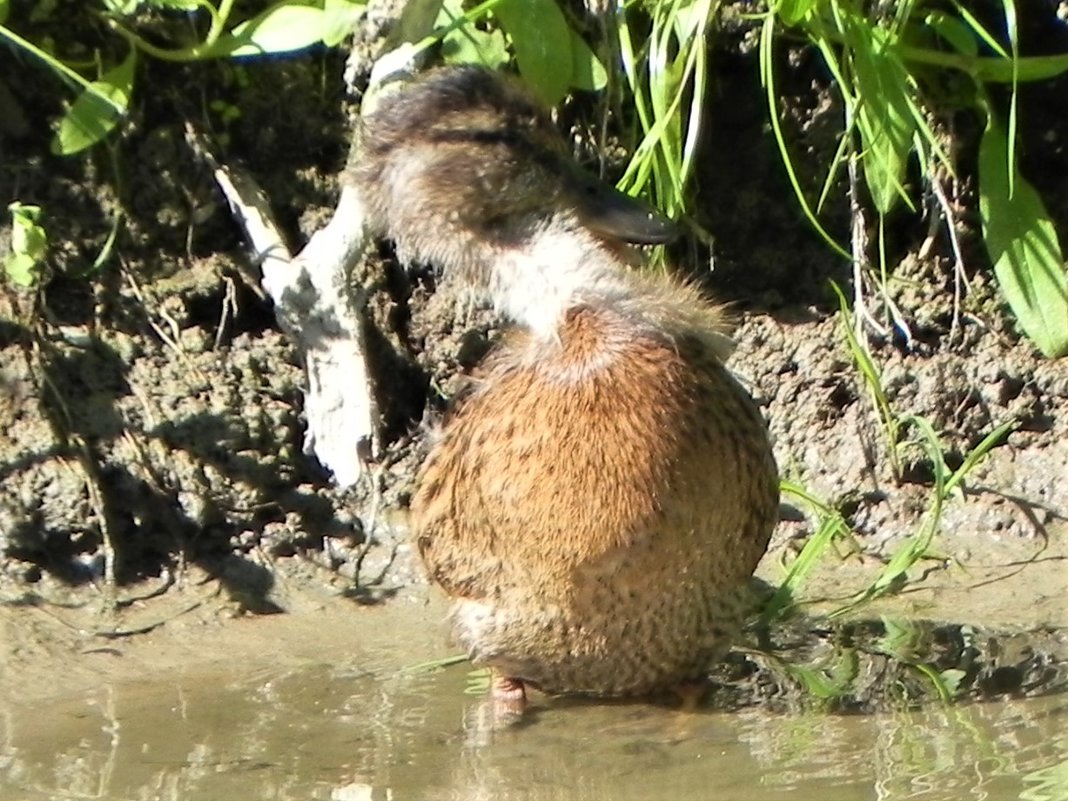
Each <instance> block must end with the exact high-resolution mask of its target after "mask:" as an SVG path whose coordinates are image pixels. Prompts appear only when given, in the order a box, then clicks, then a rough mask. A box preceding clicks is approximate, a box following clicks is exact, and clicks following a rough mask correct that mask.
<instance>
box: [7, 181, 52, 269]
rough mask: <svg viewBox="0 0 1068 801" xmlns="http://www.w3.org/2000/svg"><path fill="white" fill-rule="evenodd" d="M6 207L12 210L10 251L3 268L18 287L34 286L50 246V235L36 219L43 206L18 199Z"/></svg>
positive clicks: (38, 217)
mask: <svg viewBox="0 0 1068 801" xmlns="http://www.w3.org/2000/svg"><path fill="white" fill-rule="evenodd" d="M7 210H8V211H10V212H11V253H10V255H8V256H7V257H6V258H5V259H4V270H5V271H6V272H7V274H8V276H9V277H10V278H11V280H12V281H14V282H15V283H16V284H18V285H19V286H24V287H31V286H33V285H34V283H35V282H36V281H37V276H38V272H39V265H40V263H41V260H42V259H43V258H44V254H45V250H46V249H47V247H48V235H47V234H46V233H45V229H44V228H42V227H41V226H40V225H38V222H37V221H38V220H39V219H40V217H41V207H40V206H30V205H24V204H22V203H19V202H18V201H15V202H14V203H11V204H10V205H9V206H8V207H7Z"/></svg>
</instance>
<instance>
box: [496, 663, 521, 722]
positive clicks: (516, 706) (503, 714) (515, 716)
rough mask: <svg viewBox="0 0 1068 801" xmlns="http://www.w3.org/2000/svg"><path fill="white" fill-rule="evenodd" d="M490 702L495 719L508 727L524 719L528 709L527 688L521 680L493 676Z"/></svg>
mask: <svg viewBox="0 0 1068 801" xmlns="http://www.w3.org/2000/svg"><path fill="white" fill-rule="evenodd" d="M490 701H491V702H492V704H493V714H494V717H495V718H496V719H497V720H498V721H501V722H502V723H504V725H508V724H510V723H514V722H515V721H517V720H519V719H520V718H521V717H523V713H524V712H525V711H526V708H527V688H526V687H525V686H524V684H523V682H522V680H521V679H513V678H511V677H509V676H501V675H498V674H497V673H494V674H493V677H492V679H491V683H490Z"/></svg>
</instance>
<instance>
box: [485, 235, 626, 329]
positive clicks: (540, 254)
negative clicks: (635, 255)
mask: <svg viewBox="0 0 1068 801" xmlns="http://www.w3.org/2000/svg"><path fill="white" fill-rule="evenodd" d="M625 269H626V267H625V265H624V264H623V263H622V261H621V260H620V259H619V257H618V256H616V255H615V254H613V253H612V252H611V251H610V250H609V249H608V248H606V247H605V245H604V244H602V243H601V242H600V241H598V240H597V239H595V238H594V237H592V236H591V235H589V234H586V233H585V232H581V231H552V230H549V231H543V232H540V233H539V234H537V235H535V236H534V237H532V238H531V240H529V241H528V242H527V243H526V244H525V245H524V247H522V248H518V249H509V250H506V251H504V252H503V253H502V254H501V255H500V256H499V257H498V258H497V259H496V260H495V262H494V265H493V268H492V269H491V272H490V280H489V294H490V297H491V299H492V301H493V304H494V306H496V308H497V309H498V310H499V311H500V312H502V313H504V314H505V315H507V316H508V317H510V318H511V319H513V320H515V321H516V322H517V323H519V324H520V325H522V326H524V327H525V328H527V329H529V330H530V332H531V333H532V334H533V335H534V336H535V337H537V338H539V339H550V338H555V337H556V333H557V329H558V326H559V324H560V322H561V321H562V320H563V319H564V315H565V314H566V312H567V311H568V309H571V308H574V307H575V306H577V305H580V304H582V303H589V302H591V301H592V302H596V301H597V300H600V301H602V302H603V301H609V300H610V299H612V298H617V297H619V296H621V295H623V294H625V293H626V291H627V289H626V278H625V275H626V274H625V272H624V271H625Z"/></svg>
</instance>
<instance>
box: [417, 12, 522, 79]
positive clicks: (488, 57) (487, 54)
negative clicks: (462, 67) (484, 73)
mask: <svg viewBox="0 0 1068 801" xmlns="http://www.w3.org/2000/svg"><path fill="white" fill-rule="evenodd" d="M463 15H464V10H463V0H445V3H444V4H443V5H442V7H441V13H440V14H438V19H437V21H436V23H435V27H437V28H445V27H448V26H449V25H451V24H452V23H453V22H454V21H455V20H457V19H460V18H461V17H463ZM441 55H442V58H443V59H444V60H445V61H446V62H447V63H449V64H482V65H483V66H486V67H489V68H491V69H497V68H498V67H500V66H501V65H502V64H506V63H507V62H508V59H509V55H508V44H507V43H506V42H505V40H504V34H503V33H502V32H501V31H500V30H499V29H496V28H494V29H493V30H489V31H483V30H479V29H478V28H476V27H475V25H474V24H473V23H471V22H465V23H464V24H462V25H461V26H460V27H458V28H456V29H455V30H452V31H449V32H448V33H447V34H445V36H444V37H443V38H442V40H441Z"/></svg>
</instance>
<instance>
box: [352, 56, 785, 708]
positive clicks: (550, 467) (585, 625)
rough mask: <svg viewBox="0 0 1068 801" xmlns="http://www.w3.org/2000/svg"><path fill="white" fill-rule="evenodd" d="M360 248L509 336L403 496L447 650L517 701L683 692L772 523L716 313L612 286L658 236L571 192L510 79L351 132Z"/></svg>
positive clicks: (752, 430)
mask: <svg viewBox="0 0 1068 801" xmlns="http://www.w3.org/2000/svg"><path fill="white" fill-rule="evenodd" d="M353 179H354V180H356V181H357V182H358V184H359V185H360V187H361V191H362V193H363V195H364V197H365V203H366V205H367V219H368V222H369V225H370V227H371V228H373V229H374V230H376V231H377V232H379V233H381V234H384V235H386V236H388V237H389V238H391V239H393V240H394V242H395V243H396V247H397V251H398V254H399V256H400V258H402V259H403V260H406V261H419V262H424V261H425V262H433V263H435V264H437V265H439V266H440V267H441V269H442V271H443V273H444V274H445V276H446V278H450V277H451V278H453V279H455V280H459V281H460V282H461V283H462V284H464V285H465V286H467V287H470V288H472V289H474V290H476V291H478V292H481V293H482V294H484V295H485V296H487V297H488V298H489V299H490V300H491V301H492V302H493V303H494V305H495V306H496V307H497V308H498V309H499V310H500V311H501V312H503V313H504V314H505V315H506V316H507V317H509V318H511V319H512V320H513V321H514V322H515V323H516V327H515V329H514V330H512V331H511V332H510V333H508V335H507V336H506V337H505V338H504V339H503V340H502V341H501V342H499V343H498V344H497V345H496V347H495V349H494V350H493V351H492V352H491V354H490V355H489V356H488V357H487V358H486V361H485V362H484V363H483V365H481V367H480V370H479V373H478V375H477V377H476V378H475V379H474V381H473V384H472V386H471V387H470V389H469V390H468V391H467V392H466V394H465V396H464V397H463V398H462V399H461V400H460V401H459V402H458V403H457V404H456V406H455V408H454V409H453V410H452V411H451V413H450V416H449V417H448V418H447V420H446V422H445V425H444V429H443V431H442V432H441V434H440V438H439V439H438V441H437V442H436V444H435V445H434V446H433V448H432V450H431V452H430V454H429V456H428V458H427V459H426V462H425V464H424V466H423V467H422V469H421V472H420V474H419V476H418V479H417V491H416V493H415V495H414V497H413V500H412V504H411V523H412V528H413V531H414V535H415V538H416V542H417V543H418V548H419V551H420V553H421V555H422V558H423V561H424V563H425V565H426V568H427V571H428V573H429V576H430V577H431V579H432V580H433V581H434V582H435V583H437V584H438V585H440V586H441V587H442V588H443V589H444V591H445V592H446V593H447V594H448V595H449V596H450V597H451V598H452V600H453V607H452V611H451V613H450V617H451V621H452V627H453V635H454V639H455V640H456V642H457V643H458V644H459V645H461V646H462V647H463V648H465V649H466V650H467V652H468V654H469V656H470V658H471V659H472V661H473V662H474V663H476V664H480V665H487V666H489V667H490V668H491V669H492V673H493V675H494V683H493V695H494V698H496V699H497V700H499V701H500V702H501V703H502V704H503V705H504V706H505V707H507V708H510V709H519V710H521V709H522V706H523V704H524V703H525V697H526V693H525V687H526V686H528V685H530V686H534V687H537V688H540V689H542V690H544V691H546V692H548V693H552V694H577V695H587V696H600V697H613V696H644V695H650V694H655V693H658V692H660V691H663V690H669V689H671V688H673V687H677V686H681V685H685V684H687V683H690V682H694V681H700V680H701V678H702V677H703V675H704V673H705V671H706V669H707V668H708V666H709V665H710V664H711V663H712V662H713V661H714V660H715V659H716V658H717V657H719V656H721V655H722V653H723V652H724V651H725V650H726V648H727V647H728V646H729V644H730V641H731V639H732V637H733V636H734V635H735V634H736V632H737V630H738V628H739V627H740V625H741V623H742V622H743V619H744V617H745V615H746V613H747V611H748V606H749V602H748V594H747V585H748V582H749V579H750V578H751V576H752V573H753V571H754V569H755V567H756V565H757V562H758V561H759V559H760V558H761V556H762V555H763V553H764V551H765V549H766V547H767V543H768V539H769V537H770V534H771V530H772V528H773V526H774V525H775V522H776V517H777V509H778V477H777V470H776V465H775V461H774V458H773V456H772V452H771V447H770V444H769V440H768V434H767V430H766V427H765V424H764V421H763V419H762V417H761V414H760V412H759V410H758V408H757V406H756V404H755V403H754V402H753V400H752V399H751V398H750V396H749V395H748V394H747V392H746V391H745V390H744V389H743V387H742V386H741V385H740V384H739V383H738V381H737V380H736V379H735V378H734V377H733V376H732V375H731V373H730V372H729V371H728V369H727V368H726V367H725V366H724V361H725V360H726V358H727V356H728V355H729V352H730V341H729V339H728V338H727V336H726V334H725V323H724V320H723V316H722V314H721V312H720V311H719V310H718V309H717V308H716V307H715V306H713V305H712V304H710V303H709V302H708V301H706V300H705V299H704V298H703V297H702V296H701V295H700V293H699V292H698V291H696V290H695V289H694V288H692V287H690V286H688V285H686V284H683V283H680V282H678V281H676V280H674V279H671V278H669V277H667V276H665V275H661V274H655V275H654V274H651V273H650V272H643V271H637V270H633V269H631V268H630V267H629V266H628V262H629V261H630V259H629V257H628V255H627V252H626V249H625V247H626V243H648V242H658V241H665V240H667V239H669V238H671V236H672V235H673V230H672V226H671V224H670V223H669V222H667V221H666V220H664V219H663V218H661V217H659V216H658V215H656V214H655V213H653V212H651V211H650V210H649V209H647V208H645V207H644V206H641V205H639V204H637V203H636V202H635V201H632V200H630V199H629V198H626V197H625V196H623V195H622V194H620V193H618V192H616V191H615V190H614V189H613V188H610V187H606V186H603V185H601V184H600V183H599V182H597V181H595V180H593V179H591V178H589V177H586V176H584V175H583V174H582V173H581V172H580V171H579V170H578V169H577V168H576V166H575V165H574V164H573V163H572V162H571V161H570V159H569V158H568V157H567V154H566V147H565V144H564V142H563V140H562V138H561V137H560V136H559V134H558V133H557V132H556V130H555V129H554V127H553V125H552V123H551V120H550V118H549V117H548V115H547V114H546V113H545V111H544V110H542V109H541V108H540V107H539V106H538V105H537V103H536V102H534V101H532V100H531V99H530V98H529V97H528V95H527V94H526V93H525V92H524V91H523V90H522V89H521V88H519V87H518V86H517V85H516V84H515V83H513V82H512V81H510V80H508V79H506V78H503V77H501V76H499V75H497V74H495V73H492V72H489V71H486V70H483V69H480V68H446V69H442V70H439V71H437V72H432V73H430V74H429V75H428V76H426V77H424V78H422V79H421V80H419V81H418V82H417V83H415V84H414V85H412V86H410V87H409V88H407V89H404V90H401V91H399V92H398V93H397V94H396V95H395V96H394V97H393V98H392V99H390V100H387V101H386V102H384V104H383V105H381V106H380V107H379V109H378V110H377V111H376V112H375V113H374V114H373V115H372V116H371V117H370V118H369V119H368V120H367V121H366V127H365V130H364V140H363V157H362V160H361V161H360V163H359V164H357V165H356V167H355V168H354V172H353Z"/></svg>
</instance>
